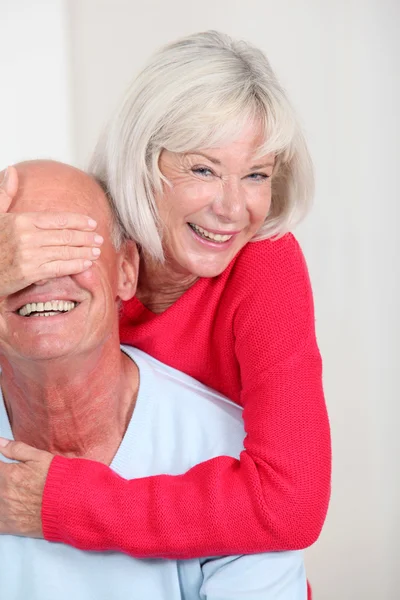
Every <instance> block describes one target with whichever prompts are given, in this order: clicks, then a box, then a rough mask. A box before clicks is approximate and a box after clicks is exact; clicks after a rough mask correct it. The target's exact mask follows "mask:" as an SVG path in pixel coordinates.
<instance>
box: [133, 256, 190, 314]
mask: <svg viewBox="0 0 400 600" xmlns="http://www.w3.org/2000/svg"><path fill="white" fill-rule="evenodd" d="M197 280H198V277H197V276H196V275H192V274H191V273H187V272H180V271H179V270H178V269H176V268H174V266H173V265H172V264H171V263H170V262H169V261H168V259H167V258H166V260H165V262H164V263H161V262H159V261H155V260H154V259H151V258H150V257H148V256H145V255H144V254H142V255H141V259H140V268H139V281H138V287H137V291H136V297H137V298H138V300H140V302H141V303H142V304H144V306H146V308H148V309H149V310H151V311H152V312H154V313H156V314H159V313H163V312H164V311H166V310H167V308H169V307H170V306H171V305H172V304H174V302H176V301H177V300H178V298H180V297H181V296H182V294H184V293H185V292H186V290H188V289H189V288H190V287H192V285H193V284H194V283H195V282H196V281H197Z"/></svg>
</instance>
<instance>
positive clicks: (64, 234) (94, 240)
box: [31, 229, 104, 248]
mask: <svg viewBox="0 0 400 600" xmlns="http://www.w3.org/2000/svg"><path fill="white" fill-rule="evenodd" d="M34 236H35V238H36V237H37V240H36V239H35V240H34ZM31 239H32V244H35V245H39V246H42V247H43V246H86V247H89V248H91V247H93V246H101V245H102V243H103V242H104V239H103V237H102V236H101V235H99V234H98V233H95V232H93V233H92V232H90V231H76V230H75V229H51V230H49V231H43V230H42V231H40V232H37V233H36V234H31Z"/></svg>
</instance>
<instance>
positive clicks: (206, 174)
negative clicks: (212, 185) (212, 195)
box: [192, 167, 214, 177]
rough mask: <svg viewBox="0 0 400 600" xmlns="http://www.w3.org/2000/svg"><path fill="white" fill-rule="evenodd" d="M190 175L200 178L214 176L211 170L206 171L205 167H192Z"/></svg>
mask: <svg viewBox="0 0 400 600" xmlns="http://www.w3.org/2000/svg"><path fill="white" fill-rule="evenodd" d="M192 173H195V174H196V175H201V176H202V177H209V176H210V175H213V174H214V173H213V172H212V171H211V169H207V167H193V168H192Z"/></svg>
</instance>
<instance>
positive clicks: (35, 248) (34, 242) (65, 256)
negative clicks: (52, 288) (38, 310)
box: [0, 167, 103, 297]
mask: <svg viewBox="0 0 400 600" xmlns="http://www.w3.org/2000/svg"><path fill="white" fill-rule="evenodd" d="M0 180H1V175H0ZM17 191H18V174H17V170H16V169H15V167H8V169H7V171H6V174H5V176H4V179H3V181H2V184H1V185H0V297H2V296H3V297H4V296H8V295H9V294H13V293H14V292H17V291H19V290H21V289H22V288H24V287H27V286H28V285H31V284H32V283H37V282H39V281H41V280H43V279H52V278H54V277H62V276H63V275H74V274H76V273H81V272H82V271H85V270H86V269H88V268H89V267H90V266H91V265H92V261H94V260H96V259H97V258H98V254H96V251H98V247H99V246H101V244H102V241H103V240H102V238H101V237H100V236H98V235H97V234H96V232H95V231H94V229H95V228H96V226H97V223H96V222H95V221H93V219H90V217H88V216H86V215H81V214H78V213H67V212H54V213H53V212H33V213H17V212H12V213H8V212H7V211H8V209H9V207H10V205H11V202H12V201H13V199H14V197H15V196H16V194H17ZM93 250H95V252H93Z"/></svg>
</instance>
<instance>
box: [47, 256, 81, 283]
mask: <svg viewBox="0 0 400 600" xmlns="http://www.w3.org/2000/svg"><path fill="white" fill-rule="evenodd" d="M92 265H93V261H91V260H88V259H84V258H77V259H75V260H55V261H52V262H47V263H44V264H43V265H42V267H41V271H40V274H39V276H40V279H53V278H54V277H65V276H66V275H77V274H78V273H83V271H87V270H88V269H90V267H91V266H92Z"/></svg>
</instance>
